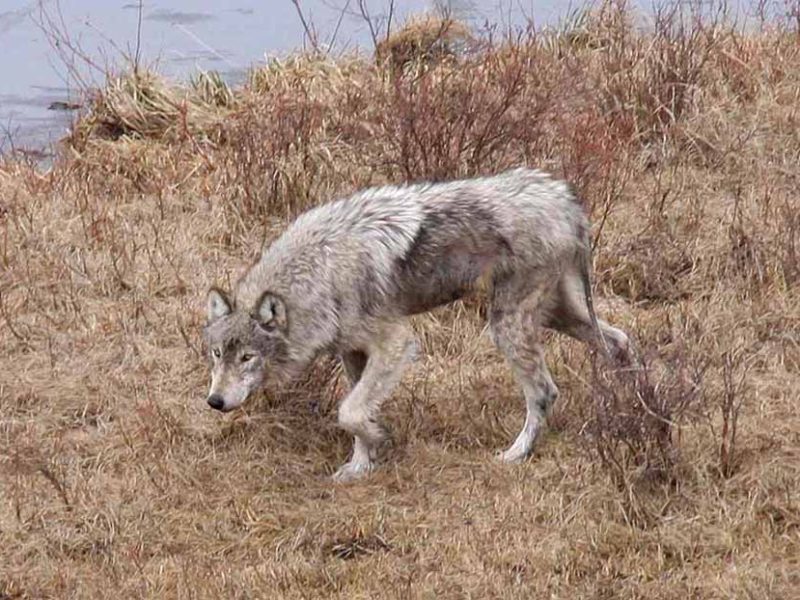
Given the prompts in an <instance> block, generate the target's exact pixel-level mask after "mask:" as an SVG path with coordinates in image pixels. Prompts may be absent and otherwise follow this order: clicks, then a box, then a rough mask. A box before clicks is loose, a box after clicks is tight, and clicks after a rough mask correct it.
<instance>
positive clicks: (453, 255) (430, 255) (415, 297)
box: [394, 199, 513, 314]
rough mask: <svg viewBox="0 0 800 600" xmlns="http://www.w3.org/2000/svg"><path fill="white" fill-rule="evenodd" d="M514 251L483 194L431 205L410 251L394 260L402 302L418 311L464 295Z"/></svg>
mask: <svg viewBox="0 0 800 600" xmlns="http://www.w3.org/2000/svg"><path fill="white" fill-rule="evenodd" d="M512 253H513V251H512V248H511V244H510V243H509V242H508V240H506V239H505V238H504V237H503V235H502V234H501V233H500V230H499V227H498V225H497V221H496V219H495V218H494V215H493V214H492V212H491V211H489V210H487V209H486V208H485V207H484V206H482V205H481V203H480V199H474V200H467V201H462V202H461V203H459V204H453V205H443V206H431V207H430V208H428V209H427V213H426V215H425V217H424V218H423V220H422V223H421V224H420V227H419V229H418V230H417V234H416V236H415V238H414V240H413V242H412V243H411V246H410V247H409V249H408V251H407V252H406V254H405V255H404V256H402V257H401V258H399V259H397V261H396V263H395V272H396V277H395V278H394V279H395V281H397V290H396V293H397V296H398V301H399V304H400V306H402V307H403V308H404V310H405V312H406V314H416V313H420V312H425V311H427V310H430V309H432V308H435V307H437V306H442V305H444V304H449V303H451V302H453V301H455V300H458V299H460V298H463V297H464V296H465V295H467V294H468V293H470V292H471V291H473V290H474V288H475V286H476V284H477V283H478V281H479V279H480V277H481V276H482V275H483V274H484V273H486V272H488V271H489V270H491V269H492V268H493V267H494V266H495V265H496V264H497V263H498V262H500V261H501V260H502V259H503V258H504V257H507V256H510V255H511V254H512Z"/></svg>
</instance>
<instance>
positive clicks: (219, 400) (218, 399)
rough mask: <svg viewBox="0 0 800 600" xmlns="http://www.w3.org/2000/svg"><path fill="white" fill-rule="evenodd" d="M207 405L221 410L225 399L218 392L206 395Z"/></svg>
mask: <svg viewBox="0 0 800 600" xmlns="http://www.w3.org/2000/svg"><path fill="white" fill-rule="evenodd" d="M208 405H209V406H210V407H211V408H213V409H214V410H222V407H223V406H225V399H224V398H223V397H222V396H220V395H219V394H211V395H210V396H209V397H208Z"/></svg>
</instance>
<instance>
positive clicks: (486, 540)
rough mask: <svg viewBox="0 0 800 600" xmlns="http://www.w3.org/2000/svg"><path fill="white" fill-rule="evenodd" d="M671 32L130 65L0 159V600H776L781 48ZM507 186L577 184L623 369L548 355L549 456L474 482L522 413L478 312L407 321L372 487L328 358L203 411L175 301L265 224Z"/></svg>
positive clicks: (797, 138)
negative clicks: (202, 65) (408, 359)
mask: <svg viewBox="0 0 800 600" xmlns="http://www.w3.org/2000/svg"><path fill="white" fill-rule="evenodd" d="M678 18H679V16H678V15H676V14H672V16H671V17H669V18H667V17H665V19H666V20H662V21H660V22H659V23H660V24H659V25H658V28H657V30H656V32H655V33H652V32H651V33H637V31H636V30H635V29H633V28H632V27H631V26H630V25H629V20H628V19H627V17H626V15H625V14H624V13H622V12H620V11H619V9H618V8H617V7H614V6H606V7H603V8H602V9H601V11H600V12H599V13H598V14H594V15H592V16H590V17H588V18H587V19H584V20H583V21H581V27H580V31H578V32H575V31H561V32H555V33H542V32H531V33H530V34H529V35H527V36H523V37H522V38H518V39H516V40H514V41H513V42H504V43H498V44H494V45H492V44H488V45H485V46H483V47H480V48H473V49H472V50H470V51H469V52H467V53H465V54H463V55H460V56H458V60H457V61H455V62H454V61H444V62H441V63H439V64H433V65H429V66H428V67H426V68H425V69H417V70H414V69H410V70H409V69H405V70H403V71H402V72H397V70H395V71H394V72H393V71H392V70H391V69H387V68H385V67H382V66H380V65H378V66H376V65H375V64H374V63H372V62H371V61H366V60H360V59H358V58H347V59H342V60H340V61H332V60H329V59H322V58H319V57H316V58H315V57H295V58H292V59H290V60H287V61H285V62H282V63H274V64H271V65H269V66H267V67H264V68H259V69H256V70H254V72H253V74H252V76H251V79H250V84H249V85H248V86H247V88H245V89H241V90H233V91H227V92H226V91H224V90H222V89H221V88H220V87H219V85H218V84H216V83H215V82H214V80H213V77H212V78H209V79H208V80H206V81H205V82H200V83H199V84H198V85H196V86H195V87H194V88H193V89H192V90H178V89H176V88H172V87H169V86H166V85H165V84H163V82H161V81H160V80H158V79H157V78H155V77H151V76H149V75H146V76H145V75H143V74H139V75H138V76H137V77H135V78H127V79H121V80H118V81H113V82H111V83H110V84H109V87H108V89H106V90H104V91H103V92H101V94H100V96H99V97H98V100H97V101H96V102H95V105H94V113H92V114H91V115H89V116H88V117H87V120H86V121H84V122H83V123H82V124H80V125H79V126H78V128H77V132H78V133H76V135H75V136H73V138H72V145H71V147H70V148H69V150H68V151H66V152H65V153H64V156H63V157H62V158H61V159H59V161H58V162H57V164H56V165H55V166H54V167H53V168H52V169H50V170H47V171H45V172H41V171H37V170H35V169H34V168H33V167H32V166H30V165H27V164H23V163H19V162H13V161H8V160H7V161H6V162H4V163H2V164H1V165H0V269H2V271H1V272H2V279H1V280H0V320H1V321H2V328H0V343H2V347H3V348H4V352H3V354H2V355H1V356H0V415H1V416H0V484H1V487H0V565H2V567H0V598H15V599H16V598H68V597H75V598H101V597H111V596H114V597H125V598H127V597H150V598H173V597H191V598H220V597H225V598H230V597H236V598H251V597H268V598H281V597H286V598H319V597H340V598H368V597H370V598H371V597H390V598H391V597H397V598H406V597H426V598H427V597H444V598H448V597H453V598H456V597H471V598H483V597H503V598H512V597H520V598H522V597H525V598H531V597H534V598H541V597H553V598H651V599H655V598H659V599H661V598H787V599H788V598H793V597H795V596H796V593H797V590H798V589H800V575H798V573H800V565H798V557H800V500H799V498H800V483H798V482H800V422H799V419H798V411H797V391H798V389H800V300H799V299H798V298H800V295H799V294H798V291H800V287H798V286H800V247H799V245H800V240H799V239H798V235H800V220H798V206H800V205H798V199H797V190H798V182H799V181H800V171H799V170H798V157H800V135H798V131H800V129H798V126H797V124H798V113H797V110H798V106H800V104H799V103H798V96H797V90H798V89H800V67H798V65H800V45H798V40H799V39H800V37H798V35H797V32H796V31H790V30H788V29H783V28H780V27H770V28H766V29H765V30H763V31H760V32H755V33H751V34H747V35H745V34H741V33H738V32H736V31H735V30H733V29H732V28H731V27H729V26H727V25H725V24H724V23H716V24H713V23H709V22H708V21H698V20H692V19H689V20H684V21H683V23H684V25H683V27H681V26H679V24H678V21H677V20H676V19H678ZM145 84H146V85H145ZM137 86H141V87H138V88H137ZM145 91H147V93H146V94H145V93H144V92H145ZM207 124H213V125H212V126H210V127H209V126H208V125H207ZM109 130H110V131H114V132H115V133H114V135H111V136H109V135H105V133H104V132H106V133H107V132H108V131H109ZM110 138H113V139H110ZM521 163H528V164H531V165H538V166H544V167H546V168H548V169H550V170H552V171H553V172H555V173H556V174H557V175H563V176H565V177H567V178H568V179H570V180H571V181H572V182H573V183H574V184H575V186H576V187H577V188H578V189H579V190H580V191H581V193H582V196H583V198H584V199H585V201H586V203H587V206H589V207H590V209H591V210H592V213H593V218H594V223H595V234H596V240H597V249H596V261H595V262H596V265H595V266H596V282H597V288H598V292H599V295H600V296H601V297H600V299H599V304H600V309H601V312H602V313H603V314H604V315H606V316H608V317H609V319H610V320H611V321H613V322H616V323H619V324H620V325H621V326H623V327H625V328H626V329H628V330H630V331H632V332H634V333H635V335H636V338H637V339H638V341H639V347H640V351H641V352H642V355H643V356H645V357H646V360H647V362H648V364H650V365H651V368H650V370H648V371H647V372H646V373H644V374H633V375H631V374H626V373H624V372H623V373H615V372H611V371H608V369H606V368H604V367H603V365H599V364H598V365H595V366H596V367H597V368H593V364H592V360H591V359H590V358H589V357H588V356H587V354H586V352H585V350H584V349H583V348H581V347H578V346H577V345H576V344H574V343H572V342H571V341H568V340H565V339H561V338H555V337H554V338H553V339H551V340H550V343H549V345H548V354H549V359H550V360H549V362H550V364H551V365H552V370H553V372H554V376H555V378H556V380H557V382H558V384H559V386H560V388H561V392H562V395H561V400H560V403H559V404H558V405H557V407H556V409H555V413H554V414H553V416H552V418H551V427H550V430H549V432H548V433H547V434H546V435H545V436H544V437H543V439H542V440H541V443H540V444H539V446H538V448H537V452H536V456H535V457H534V458H533V459H532V460H531V461H529V462H527V463H526V464H523V465H520V466H513V467H511V466H503V465H499V464H497V463H496V462H494V461H493V460H492V454H493V451H494V450H495V449H497V448H499V447H501V446H503V445H504V444H507V443H509V442H510V441H511V439H512V438H513V436H514V434H515V433H516V432H517V430H518V427H519V426H520V424H521V421H522V416H523V406H522V401H521V399H520V397H519V392H518V390H517V389H516V388H515V386H514V384H513V382H512V379H511V377H510V374H509V372H508V370H507V369H506V367H505V366H504V365H503V364H502V362H501V360H500V358H499V356H498V355H497V354H496V353H495V352H494V351H493V349H492V348H491V344H490V343H489V341H488V340H487V339H486V336H485V335H483V334H482V322H481V320H480V319H479V317H478V315H479V313H480V309H481V307H480V303H471V304H469V305H466V306H456V307H453V308H450V309H446V310H441V311H438V312H437V313H436V314H434V315H430V316H425V317H422V318H419V319H418V320H417V321H416V325H417V327H418V330H419V332H420V338H421V339H422V341H423V346H424V349H425V353H424V357H423V358H422V359H421V361H420V362H419V363H418V364H417V365H416V366H415V367H414V369H413V370H412V371H411V372H410V373H409V374H408V376H407V377H406V379H405V380H404V383H403V386H402V389H401V390H400V391H399V392H398V393H397V394H396V397H395V398H394V399H393V401H392V402H391V403H389V406H388V407H387V411H386V413H387V414H386V421H387V423H388V425H389V426H390V428H391V430H392V432H393V443H392V444H391V445H390V446H389V447H387V449H386V451H385V454H386V456H385V458H386V462H385V466H384V467H383V468H382V469H381V470H379V471H378V472H376V473H375V474H374V476H373V477H371V478H370V479H369V480H367V481H365V482H363V483H358V484H354V485H349V486H334V485H332V484H331V482H330V481H329V479H328V475H329V474H330V473H331V472H332V471H333V470H334V468H335V467H336V466H337V465H338V464H339V463H341V462H342V461H343V460H344V459H345V458H346V453H347V452H348V449H349V440H348V438H347V436H345V435H344V434H343V433H341V432H339V431H338V430H337V428H336V427H335V424H334V422H335V419H334V411H335V406H336V402H337V400H338V399H339V398H340V397H341V395H342V393H343V391H344V386H343V383H342V381H341V380H340V377H339V376H338V373H337V371H336V369H335V367H332V366H331V365H330V364H328V363H322V364H321V365H320V366H319V367H318V368H317V369H315V371H314V372H313V373H311V374H310V375H309V377H308V379H307V380H306V381H304V382H300V383H299V384H298V386H297V387H296V389H293V390H283V391H275V390H270V391H268V393H265V394H264V395H262V396H261V397H259V398H256V399H255V400H254V401H252V402H251V404H250V405H249V406H248V407H247V409H246V410H245V411H242V412H239V413H237V414H233V415H229V416H225V417H220V416H219V415H218V414H212V413H211V411H208V410H206V409H205V407H204V400H203V396H204V393H205V391H206V383H207V382H206V371H205V364H204V358H203V351H202V349H201V346H200V336H199V328H200V325H201V323H202V319H203V309H202V303H203V297H204V293H205V290H206V288H207V287H208V286H209V284H211V283H212V282H223V283H229V282H230V280H232V279H234V278H235V277H236V276H237V275H238V274H239V273H240V272H241V269H242V268H243V267H244V266H245V265H246V263H247V261H248V260H249V259H250V258H252V257H255V256H256V254H257V253H258V250H259V248H260V246H261V244H262V243H263V242H264V241H265V240H268V239H270V238H271V237H272V236H274V235H275V233H276V232H277V231H279V230H280V228H281V227H282V226H283V225H284V224H285V222H286V219H287V218H289V217H291V216H292V215H295V214H297V213H298V212H299V211H301V210H303V209H304V208H306V207H308V206H310V205H313V204H315V203H317V202H320V201H323V200H327V199H329V198H332V197H335V196H337V195H341V194H345V193H348V192H350V191H352V190H354V189H356V188H359V187H362V186H364V185H367V184H371V183H381V182H384V181H403V180H419V179H427V178H434V179H448V178H453V177H457V176H469V175H475V174H480V173H491V172H496V171H498V170H501V169H503V168H506V167H507V166H511V165H516V164H521ZM617 416H618V417H619V418H616V417H617Z"/></svg>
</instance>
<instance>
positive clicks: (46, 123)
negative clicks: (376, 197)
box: [0, 0, 570, 151]
mask: <svg viewBox="0 0 800 600" xmlns="http://www.w3.org/2000/svg"><path fill="white" fill-rule="evenodd" d="M450 4H451V5H452V8H453V10H454V11H455V12H457V13H459V14H460V16H463V17H466V18H467V19H469V20H471V21H473V22H475V23H477V24H482V23H484V22H485V21H489V22H492V23H498V24H500V25H501V26H502V25H508V24H521V23H524V22H525V19H526V17H528V16H532V17H534V18H535V19H536V21H537V22H539V23H545V22H555V21H556V20H557V19H558V17H559V16H560V15H563V14H565V13H566V12H567V11H568V9H569V7H570V1H569V0H488V1H470V0H461V1H452V0H451V2H450ZM395 5H396V9H395V10H396V13H395V17H394V19H395V22H402V20H403V19H404V18H405V17H406V16H407V15H409V14H412V13H418V12H421V11H424V10H429V9H431V8H432V5H433V2H431V1H430V0H397V1H396V2H395ZM300 6H301V7H302V10H303V13H304V15H305V18H306V20H307V21H308V22H309V23H311V24H312V25H313V26H314V28H315V29H316V30H317V31H318V32H319V39H320V41H321V42H323V43H325V44H327V43H328V42H329V41H330V36H331V34H332V33H333V32H334V31H337V24H338V31H337V34H336V39H335V42H336V48H337V49H340V50H341V49H343V48H347V47H351V48H352V47H353V46H360V47H363V48H370V47H371V41H370V40H371V38H370V35H369V31H368V28H367V27H366V26H365V23H364V20H363V18H361V17H360V16H358V15H357V14H355V9H356V6H357V2H356V0H350V2H347V0H300ZM367 6H368V7H369V10H370V11H371V14H372V15H373V16H376V17H380V16H381V15H384V14H386V10H387V7H388V0H368V2H367ZM141 18H142V22H141V37H140V40H141V42H140V45H139V48H140V56H141V60H142V62H143V63H144V64H149V65H153V64H155V65H156V68H157V69H158V71H159V72H161V73H163V74H166V75H168V76H171V77H174V78H183V77H186V76H187V75H189V74H190V73H192V72H196V71H197V70H200V69H203V70H209V69H214V70H216V71H219V72H220V73H222V74H223V76H224V78H225V79H226V80H228V81H229V82H232V83H236V82H237V81H240V80H241V79H242V77H243V75H244V73H245V72H246V70H247V68H248V67H249V66H251V65H253V64H256V63H259V62H263V60H264V57H265V56H274V55H281V54H286V53H287V52H289V51H291V50H293V49H296V48H300V47H302V45H303V43H304V37H305V36H304V29H303V25H302V23H301V20H300V18H299V17H298V14H297V9H296V7H295V5H294V4H293V2H292V1H291V0H260V1H259V0H231V1H229V2H219V0H163V1H161V2H157V1H148V0H144V2H143V3H142V11H141ZM48 22H49V24H48ZM138 22H139V2H138V0H60V1H58V2H57V1H56V0H43V1H41V2H40V1H38V0H36V1H32V0H0V151H8V150H9V149H10V148H12V147H16V148H42V147H44V146H47V145H48V143H50V142H52V141H54V140H56V139H58V138H59V137H60V136H62V135H63V134H64V132H65V130H66V127H67V125H68V123H69V120H70V118H71V113H70V112H69V111H65V110H57V109H58V108H61V109H64V108H66V107H65V106H64V105H65V104H66V105H69V104H70V103H74V102H75V101H76V100H77V99H78V98H77V93H76V92H75V90H76V89H77V86H76V80H75V78H74V77H71V76H70V71H71V69H72V67H71V65H69V64H68V63H69V62H70V61H71V60H73V59H74V61H75V62H74V67H75V68H76V69H77V71H78V72H79V73H80V77H81V78H82V79H83V80H84V81H85V82H87V83H90V84H100V83H102V80H103V76H102V73H101V69H104V68H106V67H107V66H111V67H113V66H115V65H120V64H123V59H122V54H123V53H129V54H131V55H132V54H133V53H134V51H135V48H136V46H137V43H136V40H137V30H138V29H139V28H138ZM54 25H55V27H56V28H57V29H59V30H60V33H61V35H62V41H61V42H58V41H56V40H55V39H54V38H53V36H51V35H50V36H49V35H48V34H46V33H45V31H44V30H43V29H49V30H52V29H53V26H54ZM43 26H44V28H43ZM64 34H66V37H67V38H68V40H69V42H70V43H71V44H72V45H74V46H79V47H80V49H81V51H82V52H83V53H84V55H85V57H86V58H88V61H87V60H84V59H81V58H77V57H75V56H74V53H73V52H72V51H71V50H70V49H69V48H67V47H65V45H64V44H63V37H64ZM56 44H57V46H56ZM89 62H91V63H94V64H95V65H96V66H97V67H98V69H95V68H93V67H91V66H89Z"/></svg>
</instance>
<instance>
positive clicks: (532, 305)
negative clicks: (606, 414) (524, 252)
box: [489, 278, 558, 462]
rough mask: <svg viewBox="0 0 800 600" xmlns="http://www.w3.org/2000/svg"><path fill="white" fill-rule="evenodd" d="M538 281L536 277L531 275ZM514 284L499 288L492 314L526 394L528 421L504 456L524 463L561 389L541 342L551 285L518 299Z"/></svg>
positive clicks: (498, 340)
mask: <svg viewBox="0 0 800 600" xmlns="http://www.w3.org/2000/svg"><path fill="white" fill-rule="evenodd" d="M531 279H533V281H534V282H535V278H531ZM511 283H512V285H507V286H505V288H503V287H498V288H497V289H496V290H495V294H494V297H493V301H492V307H491V308H490V313H489V326H490V331H491V336H492V340H493V341H494V343H495V345H496V346H497V347H498V349H499V350H500V351H501V352H502V353H503V355H504V356H505V358H506V360H507V361H508V363H509V365H510V366H511V369H512V371H513V373H514V377H515V379H516V380H517V382H518V383H519V385H520V386H521V387H522V393H523V395H524V397H525V408H526V414H525V423H524V425H523V426H522V430H521V431H520V432H519V435H517V438H516V439H515V440H514V443H513V444H511V446H510V447H509V448H508V449H507V450H506V451H505V452H503V453H502V454H501V455H500V458H501V459H502V460H503V461H505V462H520V461H522V460H524V459H525V458H526V457H527V456H528V455H529V454H530V453H531V450H532V449H533V444H534V442H535V440H536V437H537V435H538V433H539V430H540V429H541V427H542V424H543V422H544V419H545V417H546V416H547V411H548V409H549V408H550V407H551V406H552V405H553V403H554V402H555V401H556V398H557V397H558V388H557V387H556V385H555V383H554V382H553V378H552V377H551V376H550V371H549V370H548V369H547V365H546V364H545V361H544V355H543V352H542V347H541V345H540V344H539V341H538V335H539V330H540V328H541V325H540V321H541V319H542V314H541V309H542V305H543V302H544V300H545V298H546V297H547V294H548V293H549V289H548V285H547V283H546V282H545V281H542V282H541V283H540V284H539V285H533V286H531V288H529V290H526V291H527V295H526V296H525V297H524V299H523V300H522V301H516V300H515V297H516V296H517V293H518V291H517V290H518V289H519V288H515V287H514V286H513V282H511Z"/></svg>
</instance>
